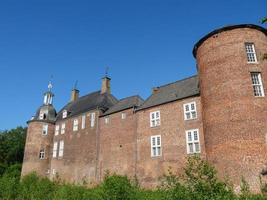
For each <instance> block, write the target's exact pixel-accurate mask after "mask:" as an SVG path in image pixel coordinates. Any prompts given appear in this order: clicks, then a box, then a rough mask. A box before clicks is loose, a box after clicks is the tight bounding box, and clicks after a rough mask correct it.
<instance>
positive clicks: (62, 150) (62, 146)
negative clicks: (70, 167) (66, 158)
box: [58, 140, 64, 157]
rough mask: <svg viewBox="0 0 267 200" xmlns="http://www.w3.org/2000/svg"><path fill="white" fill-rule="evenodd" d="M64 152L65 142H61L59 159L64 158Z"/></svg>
mask: <svg viewBox="0 0 267 200" xmlns="http://www.w3.org/2000/svg"><path fill="white" fill-rule="evenodd" d="M63 152H64V141H63V140H60V142H59V151H58V157H62V156H63Z"/></svg>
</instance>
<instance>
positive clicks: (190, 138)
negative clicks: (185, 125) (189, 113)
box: [186, 129, 200, 154]
mask: <svg viewBox="0 0 267 200" xmlns="http://www.w3.org/2000/svg"><path fill="white" fill-rule="evenodd" d="M186 143H187V153H188V154H192V153H200V143H199V133H198V129H193V130H188V131H186Z"/></svg>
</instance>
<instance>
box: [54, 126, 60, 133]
mask: <svg viewBox="0 0 267 200" xmlns="http://www.w3.org/2000/svg"><path fill="white" fill-rule="evenodd" d="M59 129H60V127H59V124H56V127H55V135H59Z"/></svg>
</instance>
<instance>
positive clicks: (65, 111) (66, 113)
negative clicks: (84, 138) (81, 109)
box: [62, 110, 68, 119]
mask: <svg viewBox="0 0 267 200" xmlns="http://www.w3.org/2000/svg"><path fill="white" fill-rule="evenodd" d="M67 115H68V111H67V110H63V113H62V118H63V119H65V118H66V117H67Z"/></svg>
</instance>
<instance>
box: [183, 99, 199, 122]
mask: <svg viewBox="0 0 267 200" xmlns="http://www.w3.org/2000/svg"><path fill="white" fill-rule="evenodd" d="M196 118H197V109H196V102H191V103H187V104H184V119H185V120H190V119H196Z"/></svg>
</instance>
